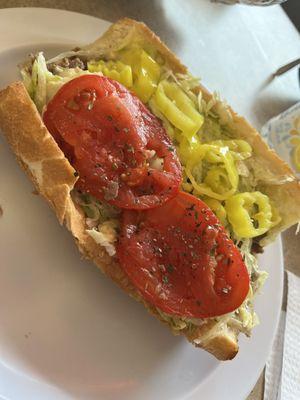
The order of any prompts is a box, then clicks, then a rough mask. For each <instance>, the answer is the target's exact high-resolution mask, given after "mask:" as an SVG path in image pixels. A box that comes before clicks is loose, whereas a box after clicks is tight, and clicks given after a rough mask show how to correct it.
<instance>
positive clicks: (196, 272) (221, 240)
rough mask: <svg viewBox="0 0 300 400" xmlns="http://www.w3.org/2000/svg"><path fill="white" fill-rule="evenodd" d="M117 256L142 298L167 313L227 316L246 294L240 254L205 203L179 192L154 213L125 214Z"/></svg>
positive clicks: (202, 316) (245, 280) (245, 269)
mask: <svg viewBox="0 0 300 400" xmlns="http://www.w3.org/2000/svg"><path fill="white" fill-rule="evenodd" d="M117 256H118V258H119V261H120V264H121V266H122V268H123V269H124V270H125V272H126V273H127V275H128V277H129V279H130V280H131V281H132V283H133V284H134V285H135V287H136V288H137V289H138V290H139V292H140V293H141V295H142V297H143V298H144V299H145V300H147V301H149V302H150V303H151V304H152V305H154V306H156V307H158V308H159V309H160V310H162V311H163V312H165V313H167V314H170V315H177V316H181V317H190V318H191V317H193V318H207V317H214V316H218V315H222V314H226V313H228V312H230V311H233V310H235V309H237V308H238V307H239V306H240V305H241V303H242V302H243V301H244V299H245V297H246V296H247V293H248V291H249V275H248V272H247V268H246V266H245V264H244V262H243V259H242V256H241V254H240V252H239V251H238V249H237V248H236V247H235V245H234V244H233V242H232V241H231V240H230V239H229V238H228V236H227V234H226V232H225V230H224V228H223V227H222V226H221V224H220V222H219V221H218V219H217V218H216V217H215V215H214V214H213V213H212V211H211V210H210V209H209V208H208V207H207V205H206V204H205V203H203V202H202V201H201V200H199V199H197V198H196V197H194V196H191V195H189V194H186V193H183V192H180V193H179V194H178V195H177V196H176V197H174V198H173V199H171V200H169V201H168V202H166V203H165V204H163V205H162V206H160V207H157V208H155V209H151V210H145V211H140V212H134V211H127V210H126V211H124V212H123V216H122V230H121V235H120V239H119V243H118V246H117Z"/></svg>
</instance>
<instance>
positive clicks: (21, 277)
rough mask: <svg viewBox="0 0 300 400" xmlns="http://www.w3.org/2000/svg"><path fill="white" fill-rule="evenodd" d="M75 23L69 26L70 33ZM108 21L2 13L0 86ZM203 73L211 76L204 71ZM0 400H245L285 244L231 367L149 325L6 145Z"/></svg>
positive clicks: (273, 308)
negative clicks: (254, 323)
mask: <svg viewBox="0 0 300 400" xmlns="http://www.w3.org/2000/svg"><path fill="white" fill-rule="evenodd" d="M66 21H67V24H66ZM108 25H109V23H108V22H105V21H103V20H99V19H96V18H93V17H89V16H86V15H80V14H75V13H70V12H65V11H58V10H46V9H8V10H1V11H0V87H3V86H4V85H5V84H8V83H9V82H11V81H12V80H13V79H16V78H17V69H16V64H17V63H18V62H20V61H21V60H23V59H24V58H25V56H26V55H27V54H28V53H30V52H34V51H35V50H37V49H45V50H46V54H47V55H48V56H51V55H54V54H56V53H58V52H61V51H62V50H63V49H66V48H70V47H72V46H74V45H78V44H83V43H88V42H90V41H92V40H93V39H95V38H96V37H97V36H99V35H100V34H101V33H102V32H103V31H104V30H105V29H106V28H107V27H108ZM203 74H204V73H203ZM0 182H1V186H0V204H1V206H2V208H3V211H4V214H3V217H2V218H1V219H0V237H1V240H0V254H1V261H0V263H1V264H0V396H2V397H3V398H6V399H9V400H20V399H22V400H27V399H28V400H40V399H43V400H48V399H49V400H67V399H84V400H89V399H97V400H99V399H106V400H115V399H120V398H122V400H126V399H128V400H129V399H130V400H153V399H158V400H171V399H172V400H175V399H178V400H179V399H181V400H183V399H190V400H191V399H199V398H202V399H209V400H220V399H222V400H226V399H230V400H241V399H244V398H245V397H246V395H247V394H248V393H249V392H250V390H251V388H252V387H253V386H254V384H255V382H256V380H257V378H258V376H259V374H260V372H261V370H262V368H263V365H264V364H265V361H266V358H267V354H268V352H269V349H270V346H271V342H272V339H273V336H274V331H275V329H276V325H277V320H278V314H279V310H280V305H281V297H282V279H283V262H282V253H281V244H280V242H279V241H277V242H276V243H275V244H273V245H272V246H270V247H268V249H267V250H266V252H265V254H264V255H263V256H262V257H261V258H260V264H261V266H262V267H263V268H265V269H266V270H267V271H269V273H270V276H269V279H268V281H267V283H266V285H265V287H264V290H263V294H262V295H260V296H259V297H258V299H257V302H256V306H257V307H256V308H257V311H258V314H259V315H260V318H261V325H260V326H259V327H257V328H255V329H254V332H253V337H252V338H251V340H249V339H246V338H244V337H241V340H240V352H239V354H238V356H237V357H236V358H235V359H234V360H233V361H231V362H226V363H221V362H218V361H217V360H215V359H214V358H213V357H212V356H210V355H209V354H207V353H206V352H203V351H201V350H197V349H195V348H193V347H192V346H191V345H189V344H188V343H187V342H186V341H185V340H184V339H183V338H178V337H173V336H172V335H171V334H170V333H169V331H168V329H166V328H165V327H163V326H162V325H161V324H160V323H159V322H158V321H156V320H155V319H154V318H152V317H151V316H149V315H148V314H147V313H146V312H145V310H144V309H143V307H142V306H140V305H139V304H137V303H136V302H134V301H133V300H131V299H130V298H129V297H128V296H127V295H126V294H124V293H122V292H121V291H120V290H119V289H118V288H117V287H115V286H114V284H113V283H111V282H110V281H109V280H108V279H106V278H105V277H104V276H102V275H101V273H100V272H99V271H98V270H97V269H96V268H95V267H94V266H93V265H91V264H89V263H88V262H85V261H81V260H80V256H79V253H78V251H77V249H76V248H75V245H74V243H73V241H72V238H71V236H70V235H69V234H68V232H67V231H66V230H65V229H64V228H62V227H60V226H59V224H58V223H57V220H56V218H55V216H54V215H53V213H52V212H51V211H50V209H49V207H48V205H47V204H46V203H45V202H44V201H43V200H42V199H41V198H40V197H38V196H35V195H33V194H32V190H33V187H32V185H31V183H30V182H29V180H28V179H27V178H26V177H25V175H24V173H23V172H22V171H21V170H20V168H19V167H18V165H17V164H16V162H15V160H14V157H13V155H12V153H11V152H10V150H9V148H8V146H7V144H6V143H5V141H4V140H3V139H0Z"/></svg>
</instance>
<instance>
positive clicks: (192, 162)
mask: <svg viewBox="0 0 300 400" xmlns="http://www.w3.org/2000/svg"><path fill="white" fill-rule="evenodd" d="M203 161H207V162H209V163H213V164H218V165H217V166H214V167H212V168H211V169H210V170H209V171H208V172H207V174H206V177H205V179H204V182H202V183H200V182H199V180H198V181H197V179H195V176H194V173H193V171H194V168H195V167H197V164H199V163H201V162H203ZM185 173H186V175H187V177H188V178H189V179H190V181H191V184H192V185H193V187H194V192H195V194H198V195H206V196H208V197H212V198H214V199H217V200H225V199H228V198H229V197H230V196H232V195H233V194H234V193H235V192H236V190H237V187H238V183H239V176H238V173H237V169H236V167H235V163H234V159H233V157H232V155H231V154H230V151H229V149H228V147H219V146H214V145H210V144H202V145H199V147H198V151H197V152H195V153H194V154H192V155H191V156H190V158H189V159H188V160H187V163H186V166H185Z"/></svg>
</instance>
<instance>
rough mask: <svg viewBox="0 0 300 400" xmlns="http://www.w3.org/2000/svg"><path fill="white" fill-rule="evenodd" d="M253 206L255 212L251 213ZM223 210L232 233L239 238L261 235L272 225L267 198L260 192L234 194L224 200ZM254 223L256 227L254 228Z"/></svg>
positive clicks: (270, 210)
mask: <svg viewBox="0 0 300 400" xmlns="http://www.w3.org/2000/svg"><path fill="white" fill-rule="evenodd" d="M255 205H256V206H257V208H258V210H257V212H253V211H252V210H253V208H254V207H255ZM225 209H226V212H227V218H228V220H229V222H230V223H231V225H232V228H233V231H234V233H235V234H236V235H237V236H238V237H240V238H252V237H255V236H259V235H262V234H264V233H265V232H267V230H268V229H270V228H271V226H272V225H273V221H272V208H271V204H270V201H269V198H268V196H266V195H264V194H262V193H261V192H251V193H250V192H245V193H239V194H236V195H234V196H232V197H231V198H230V199H228V200H226V202H225ZM255 221H257V223H258V227H255V225H254V224H255Z"/></svg>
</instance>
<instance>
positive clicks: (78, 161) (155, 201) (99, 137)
mask: <svg viewBox="0 0 300 400" xmlns="http://www.w3.org/2000/svg"><path fill="white" fill-rule="evenodd" d="M44 122H45V125H46V126H47V128H48V130H49V131H50V133H51V134H52V135H53V137H54V138H55V140H56V141H57V143H58V145H59V146H60V148H61V149H62V150H63V152H64V153H65V155H66V157H67V158H68V159H69V161H70V162H71V164H72V165H73V167H74V168H75V169H76V170H77V171H78V173H79V179H78V181H77V183H76V187H77V188H78V189H80V190H82V191H83V192H85V193H90V194H92V195H93V196H95V197H96V198H98V199H105V200H107V201H108V202H110V203H111V204H115V205H117V206H119V207H121V208H128V209H147V208H152V207H156V206H157V205H159V204H162V203H163V202H165V201H167V200H168V199H170V198H172V197H174V196H175V195H176V194H177V192H178V190H179V185H180V182H181V165H180V162H179V159H178V157H177V154H176V151H175V149H174V147H173V146H172V143H171V140H170V139H169V137H168V135H167V133H166V131H165V129H164V128H163V127H162V126H161V124H160V122H159V120H158V119H157V118H156V117H155V116H154V115H153V114H151V113H150V111H149V110H148V109H147V108H146V107H145V106H144V105H143V103H142V102H141V101H140V100H139V99H138V98H137V97H136V96H135V95H133V94H132V93H130V92H129V91H128V90H127V89H126V88H125V87H124V86H122V85H121V84H119V83H118V82H116V81H113V80H111V79H109V78H107V77H104V76H97V75H84V76H81V77H78V78H75V79H73V80H72V81H70V82H68V83H66V84H65V85H64V86H63V87H62V88H61V89H60V90H59V91H58V93H57V94H56V95H55V96H54V98H53V99H52V100H51V101H50V102H49V104H48V106H47V109H46V111H45V113H44ZM154 154H155V157H158V158H159V159H161V162H162V168H160V169H157V168H154V167H153V160H154V158H153V156H154ZM154 164H155V163H154Z"/></svg>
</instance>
